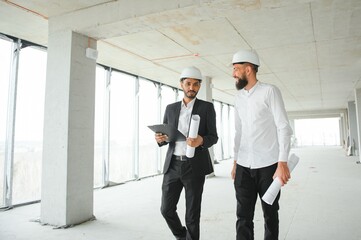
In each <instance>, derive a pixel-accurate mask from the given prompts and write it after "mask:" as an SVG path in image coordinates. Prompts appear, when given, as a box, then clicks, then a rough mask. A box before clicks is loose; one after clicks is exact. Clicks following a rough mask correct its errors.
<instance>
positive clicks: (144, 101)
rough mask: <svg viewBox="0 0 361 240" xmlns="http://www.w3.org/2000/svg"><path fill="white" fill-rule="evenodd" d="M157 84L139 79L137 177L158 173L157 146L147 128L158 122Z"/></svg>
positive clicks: (152, 134)
mask: <svg viewBox="0 0 361 240" xmlns="http://www.w3.org/2000/svg"><path fill="white" fill-rule="evenodd" d="M159 108H160V106H159V104H158V84H155V83H153V82H151V81H148V80H145V79H139V177H145V176H150V175H154V174H156V173H158V157H157V156H158V155H157V148H158V146H157V144H156V142H155V140H154V133H153V132H152V131H151V130H150V129H149V128H148V127H147V126H149V125H153V124H156V123H158V122H159V120H158V119H159V117H158V114H159V113H158V109H159Z"/></svg>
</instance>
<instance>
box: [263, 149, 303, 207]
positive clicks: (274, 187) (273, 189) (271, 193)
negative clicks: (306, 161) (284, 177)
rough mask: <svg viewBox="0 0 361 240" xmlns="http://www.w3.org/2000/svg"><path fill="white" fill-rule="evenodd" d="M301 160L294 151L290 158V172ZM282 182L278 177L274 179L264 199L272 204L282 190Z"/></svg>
mask: <svg viewBox="0 0 361 240" xmlns="http://www.w3.org/2000/svg"><path fill="white" fill-rule="evenodd" d="M299 160H300V158H299V157H297V156H296V155H295V154H294V153H292V154H291V156H290V157H289V159H288V162H287V166H288V169H289V170H290V172H292V171H293V169H294V168H295V167H296V165H297V163H298V161H299ZM281 187H282V183H281V180H280V179H279V178H278V177H277V178H275V179H274V180H273V182H272V184H271V185H270V186H269V188H268V189H267V191H266V193H265V194H264V195H263V197H262V200H263V201H265V202H266V203H268V204H269V205H272V204H273V202H274V200H275V199H276V197H277V195H278V193H279V191H280V190H281Z"/></svg>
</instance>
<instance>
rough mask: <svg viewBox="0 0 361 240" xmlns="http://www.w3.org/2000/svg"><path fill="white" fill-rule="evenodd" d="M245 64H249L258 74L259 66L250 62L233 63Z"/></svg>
mask: <svg viewBox="0 0 361 240" xmlns="http://www.w3.org/2000/svg"><path fill="white" fill-rule="evenodd" d="M245 63H247V64H249V65H250V66H251V67H252V68H253V70H254V71H255V72H258V66H257V65H256V64H253V63H250V62H237V63H233V65H234V64H245Z"/></svg>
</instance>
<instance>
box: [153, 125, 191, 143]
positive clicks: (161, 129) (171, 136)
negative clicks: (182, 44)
mask: <svg viewBox="0 0 361 240" xmlns="http://www.w3.org/2000/svg"><path fill="white" fill-rule="evenodd" d="M148 127H149V128H150V129H151V130H152V131H153V132H155V133H162V134H165V135H168V140H167V142H177V141H185V140H186V137H185V136H184V135H183V134H182V133H181V132H180V131H178V129H176V128H175V127H173V126H172V125H170V124H156V125H150V126H148Z"/></svg>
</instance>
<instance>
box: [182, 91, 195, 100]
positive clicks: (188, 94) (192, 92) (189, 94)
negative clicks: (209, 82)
mask: <svg viewBox="0 0 361 240" xmlns="http://www.w3.org/2000/svg"><path fill="white" fill-rule="evenodd" d="M197 93H198V92H196V91H188V92H186V93H185V95H186V97H187V98H190V99H193V98H195V97H196V96H197Z"/></svg>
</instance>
